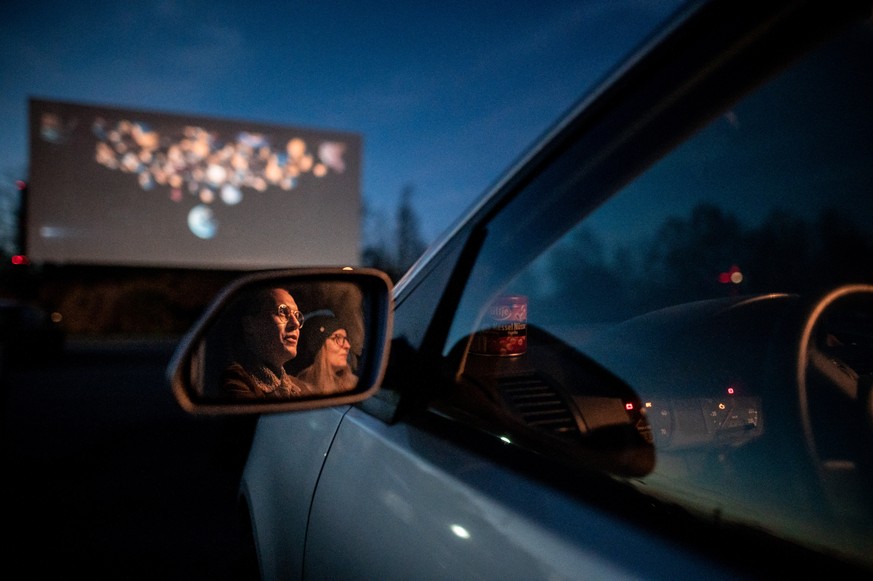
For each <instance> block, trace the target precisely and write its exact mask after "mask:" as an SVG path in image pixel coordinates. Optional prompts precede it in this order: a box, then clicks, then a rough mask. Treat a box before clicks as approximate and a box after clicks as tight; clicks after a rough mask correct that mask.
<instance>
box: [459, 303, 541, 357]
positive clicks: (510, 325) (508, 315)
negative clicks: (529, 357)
mask: <svg viewBox="0 0 873 581" xmlns="http://www.w3.org/2000/svg"><path fill="white" fill-rule="evenodd" d="M483 325H484V328H483V329H482V330H481V331H479V332H477V333H476V334H475V335H474V336H473V342H472V345H471V346H470V351H471V352H472V353H478V354H480V355H498V356H515V355H522V354H524V352H525V351H527V297H526V296H522V295H510V296H502V297H498V298H497V299H495V300H494V302H492V303H491V305H489V307H488V311H487V312H486V313H485V320H484V321H483Z"/></svg>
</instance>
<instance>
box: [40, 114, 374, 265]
mask: <svg viewBox="0 0 873 581" xmlns="http://www.w3.org/2000/svg"><path fill="white" fill-rule="evenodd" d="M31 174H32V175H31V183H30V192H29V196H30V199H29V204H28V210H29V213H28V217H29V224H28V243H29V249H28V250H29V252H30V255H31V257H32V259H35V260H43V261H52V262H89V263H111V264H144V263H153V264H157V265H186V266H197V267H234V268H236V267H241V268H261V267H284V266H296V265H310V264H340V263H343V264H351V263H355V262H356V260H357V253H358V240H359V223H358V217H359V215H360V187H359V175H360V138H359V137H358V136H357V135H355V134H350V133H338V132H324V131H318V132H315V131H307V130H300V129H293V128H287V127H280V126H264V125H257V124H243V123H239V122H229V121H222V120H218V119H203V118H190V117H183V116H178V115H167V114H156V113H147V112H134V111H125V110H119V109H109V108H95V107H87V106H82V105H74V104H68V103H57V102H47V101H31Z"/></svg>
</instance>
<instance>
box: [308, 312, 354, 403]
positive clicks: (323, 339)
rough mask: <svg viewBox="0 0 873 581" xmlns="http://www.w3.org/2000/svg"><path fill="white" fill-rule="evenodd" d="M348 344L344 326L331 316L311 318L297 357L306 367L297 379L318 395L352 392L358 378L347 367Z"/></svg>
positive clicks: (349, 347) (320, 315) (349, 344)
mask: <svg viewBox="0 0 873 581" xmlns="http://www.w3.org/2000/svg"><path fill="white" fill-rule="evenodd" d="M351 347H352V345H351V343H350V342H349V336H348V333H347V327H346V325H344V324H343V322H342V321H340V320H339V319H338V318H337V317H336V316H334V315H333V314H332V313H328V314H319V315H314V316H310V317H309V318H307V319H306V329H305V330H304V331H302V333H301V336H300V349H299V352H300V357H301V359H302V362H303V365H305V366H306V367H305V368H304V369H303V370H302V371H301V372H300V373H298V374H297V378H298V379H302V380H303V381H305V382H306V383H308V384H310V385H312V386H314V387H315V389H316V390H317V391H318V392H319V393H337V392H343V391H349V390H351V389H354V387H355V385H357V383H358V377H357V376H356V375H355V374H354V373H353V372H352V368H351V366H350V365H349V351H350V350H351Z"/></svg>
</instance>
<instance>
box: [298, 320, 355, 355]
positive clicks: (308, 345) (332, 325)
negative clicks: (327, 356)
mask: <svg viewBox="0 0 873 581" xmlns="http://www.w3.org/2000/svg"><path fill="white" fill-rule="evenodd" d="M345 328H346V327H345V326H344V325H343V324H342V322H341V321H340V320H339V319H338V318H336V317H335V316H334V315H333V313H331V312H327V313H324V312H320V313H319V314H317V315H315V314H314V315H304V318H303V328H302V329H300V341H299V342H298V345H297V358H296V363H298V364H299V365H295V367H299V368H300V369H303V368H304V367H306V366H308V365H311V364H312V362H313V361H315V355H316V354H317V353H318V350H319V349H321V347H322V345H324V342H325V340H327V338H328V337H330V336H331V335H333V334H334V333H335V332H336V331H337V329H345Z"/></svg>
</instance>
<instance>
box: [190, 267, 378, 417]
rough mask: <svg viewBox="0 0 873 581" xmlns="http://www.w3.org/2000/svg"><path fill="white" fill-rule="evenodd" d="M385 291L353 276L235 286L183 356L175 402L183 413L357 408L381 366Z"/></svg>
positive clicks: (257, 280) (271, 279)
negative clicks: (331, 404) (352, 404)
mask: <svg viewBox="0 0 873 581" xmlns="http://www.w3.org/2000/svg"><path fill="white" fill-rule="evenodd" d="M389 286H390V283H388V282H386V280H385V279H383V278H382V277H380V276H375V275H374V276H367V275H366V274H364V273H360V272H356V273H354V274H346V275H343V276H329V275H327V274H323V275H320V276H305V277H300V276H266V277H265V276H261V277H250V278H249V279H246V280H243V281H240V282H238V283H237V284H236V285H234V286H233V288H230V289H228V290H227V291H226V292H225V293H224V294H223V295H222V296H221V297H220V298H219V299H218V300H217V301H216V304H215V305H213V307H212V308H211V309H210V311H209V313H207V315H206V316H205V318H204V320H203V321H202V322H201V324H200V326H199V327H198V328H197V330H196V332H195V333H193V335H192V337H191V339H190V340H189V342H188V344H187V345H186V346H185V347H184V348H183V351H184V353H185V354H184V355H183V356H182V357H180V359H179V360H178V361H177V363H176V367H177V369H176V371H175V376H176V381H175V383H176V386H175V388H176V393H177V399H180V403H181V404H182V405H183V407H186V408H189V409H190V408H192V407H193V408H197V407H198V406H202V405H212V404H214V405H219V406H221V405H228V404H243V405H245V404H257V405H270V402H318V401H324V400H327V399H330V400H336V402H337V403H339V402H347V401H359V400H361V399H363V398H364V397H366V395H367V394H368V392H369V391H370V390H371V389H373V388H375V386H376V382H377V378H378V377H379V375H380V373H381V370H382V367H383V359H384V355H385V351H386V349H387V341H386V337H387V334H388V320H389V319H388V314H389V308H388V304H389V301H390V298H389V297H390V292H389ZM180 392H181V397H180ZM337 398H338V399H337ZM183 400H188V401H183ZM300 407H314V406H313V405H310V406H300ZM283 409H285V408H283Z"/></svg>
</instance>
